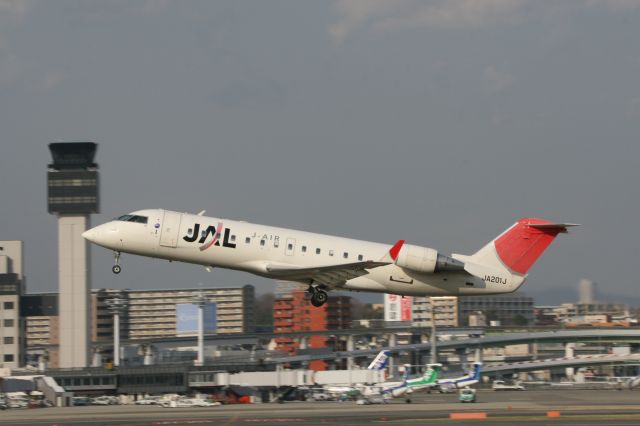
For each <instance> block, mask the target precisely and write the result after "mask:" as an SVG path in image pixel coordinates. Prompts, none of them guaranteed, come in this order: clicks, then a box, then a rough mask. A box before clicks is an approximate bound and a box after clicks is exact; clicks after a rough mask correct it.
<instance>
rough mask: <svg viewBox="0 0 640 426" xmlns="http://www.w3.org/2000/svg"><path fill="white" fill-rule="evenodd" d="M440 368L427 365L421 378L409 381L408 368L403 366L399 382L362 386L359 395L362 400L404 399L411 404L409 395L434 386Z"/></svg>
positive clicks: (437, 365) (440, 366)
mask: <svg viewBox="0 0 640 426" xmlns="http://www.w3.org/2000/svg"><path fill="white" fill-rule="evenodd" d="M441 368H442V364H428V365H427V370H426V371H425V373H424V375H423V376H422V377H417V378H415V379H409V371H410V366H409V365H405V370H404V373H403V375H402V381H401V382H386V383H381V384H380V385H374V386H364V387H362V388H361V391H360V393H361V395H362V396H363V397H364V398H372V397H382V398H384V399H391V398H401V397H405V398H406V402H411V398H409V396H408V395H409V394H411V393H413V392H414V391H418V390H420V389H425V388H429V387H432V386H435V385H436V383H437V380H438V375H439V374H440V369H441Z"/></svg>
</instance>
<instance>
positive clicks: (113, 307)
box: [106, 297, 129, 367]
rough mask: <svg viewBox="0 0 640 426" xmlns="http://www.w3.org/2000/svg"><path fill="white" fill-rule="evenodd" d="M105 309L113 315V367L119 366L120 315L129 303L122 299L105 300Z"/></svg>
mask: <svg viewBox="0 0 640 426" xmlns="http://www.w3.org/2000/svg"><path fill="white" fill-rule="evenodd" d="M106 303H107V308H108V309H109V312H111V313H112V314H113V365H114V366H115V367H118V366H119V365H120V314H122V313H123V312H124V311H125V309H126V308H127V306H129V301H128V300H127V299H125V298H122V297H114V298H112V299H107V301H106Z"/></svg>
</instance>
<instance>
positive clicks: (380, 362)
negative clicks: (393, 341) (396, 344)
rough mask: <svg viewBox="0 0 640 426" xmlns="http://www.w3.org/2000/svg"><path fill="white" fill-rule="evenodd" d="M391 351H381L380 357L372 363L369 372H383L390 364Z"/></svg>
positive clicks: (368, 368)
mask: <svg viewBox="0 0 640 426" xmlns="http://www.w3.org/2000/svg"><path fill="white" fill-rule="evenodd" d="M390 356H391V352H390V351H380V352H379V353H378V355H377V356H376V357H375V358H374V359H373V361H371V364H369V366H368V367H367V370H383V369H384V368H386V366H387V364H389V357H390Z"/></svg>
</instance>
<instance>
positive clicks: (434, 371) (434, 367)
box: [423, 364, 442, 384]
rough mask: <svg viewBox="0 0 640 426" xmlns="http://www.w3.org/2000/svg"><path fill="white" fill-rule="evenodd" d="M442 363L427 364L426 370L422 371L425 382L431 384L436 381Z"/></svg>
mask: <svg viewBox="0 0 640 426" xmlns="http://www.w3.org/2000/svg"><path fill="white" fill-rule="evenodd" d="M441 367H442V364H428V365H427V371H425V372H424V377H423V380H424V382H425V384H432V383H436V382H437V381H438V376H439V375H440V368H441Z"/></svg>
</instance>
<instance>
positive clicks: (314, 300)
mask: <svg viewBox="0 0 640 426" xmlns="http://www.w3.org/2000/svg"><path fill="white" fill-rule="evenodd" d="M307 291H308V292H309V293H311V304H312V305H313V306H315V307H316V308H319V307H320V306H322V305H324V304H325V303H327V299H328V298H329V295H328V294H327V292H326V291H324V290H322V289H319V288H318V287H316V286H312V285H311V286H309V290H307Z"/></svg>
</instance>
